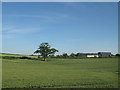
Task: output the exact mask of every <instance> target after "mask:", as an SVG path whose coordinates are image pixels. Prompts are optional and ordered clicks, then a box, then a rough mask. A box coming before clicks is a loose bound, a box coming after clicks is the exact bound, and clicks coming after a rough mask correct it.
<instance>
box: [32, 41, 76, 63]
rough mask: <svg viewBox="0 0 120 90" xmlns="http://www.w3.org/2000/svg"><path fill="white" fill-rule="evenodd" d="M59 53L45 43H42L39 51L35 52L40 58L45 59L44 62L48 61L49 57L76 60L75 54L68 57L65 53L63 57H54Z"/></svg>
mask: <svg viewBox="0 0 120 90" xmlns="http://www.w3.org/2000/svg"><path fill="white" fill-rule="evenodd" d="M56 52H58V50H57V49H55V48H51V46H50V45H49V44H48V43H47V42H45V43H41V44H40V45H39V47H38V49H37V50H36V51H35V52H34V54H38V58H40V56H42V57H43V59H44V61H46V58H47V57H50V58H68V57H69V58H75V57H76V56H75V54H74V53H71V54H70V55H68V54H67V53H63V54H62V55H56V56H54V54H55V53H56Z"/></svg>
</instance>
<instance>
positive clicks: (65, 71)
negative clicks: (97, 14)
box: [2, 55, 118, 88]
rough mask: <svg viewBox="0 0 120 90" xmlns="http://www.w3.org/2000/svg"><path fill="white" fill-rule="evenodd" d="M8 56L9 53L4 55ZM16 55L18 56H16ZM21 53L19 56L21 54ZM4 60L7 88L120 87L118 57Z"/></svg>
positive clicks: (5, 85) (3, 70)
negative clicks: (119, 84)
mask: <svg viewBox="0 0 120 90" xmlns="http://www.w3.org/2000/svg"><path fill="white" fill-rule="evenodd" d="M3 56H6V55H3ZM14 56H15V55H14ZM18 56H19V55H18ZM47 60H48V61H46V62H45V61H40V60H29V59H4V58H3V59H2V87H3V88H117V87H118V59H117V58H115V57H114V58H86V59H59V58H58V59H55V58H54V59H52V58H49V59H47Z"/></svg>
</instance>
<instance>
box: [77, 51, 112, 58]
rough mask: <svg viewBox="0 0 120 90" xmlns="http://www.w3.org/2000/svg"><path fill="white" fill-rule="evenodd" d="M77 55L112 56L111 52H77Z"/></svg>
mask: <svg viewBox="0 0 120 90" xmlns="http://www.w3.org/2000/svg"><path fill="white" fill-rule="evenodd" d="M76 56H78V57H80V58H86V57H110V56H112V54H111V52H98V53H77V54H76Z"/></svg>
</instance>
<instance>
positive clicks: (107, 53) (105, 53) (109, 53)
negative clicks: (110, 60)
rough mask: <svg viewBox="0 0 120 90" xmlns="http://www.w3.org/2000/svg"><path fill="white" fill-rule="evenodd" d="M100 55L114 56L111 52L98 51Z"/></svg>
mask: <svg viewBox="0 0 120 90" xmlns="http://www.w3.org/2000/svg"><path fill="white" fill-rule="evenodd" d="M98 56H99V57H110V56H112V54H111V52H98Z"/></svg>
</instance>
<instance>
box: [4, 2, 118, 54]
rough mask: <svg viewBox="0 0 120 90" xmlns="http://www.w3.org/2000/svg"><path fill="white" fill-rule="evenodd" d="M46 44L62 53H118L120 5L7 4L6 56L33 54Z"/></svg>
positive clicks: (5, 11) (104, 3)
mask: <svg viewBox="0 0 120 90" xmlns="http://www.w3.org/2000/svg"><path fill="white" fill-rule="evenodd" d="M42 42H48V43H49V44H50V45H51V47H52V48H56V49H58V50H59V52H58V53H56V55H58V54H62V53H68V54H71V53H72V52H73V53H79V52H80V53H82V52H100V51H102V52H104V51H105V52H111V53H112V54H116V53H118V6H117V2H96V3H95V2H84V3H83V2H58V3H57V2H56V3H55V2H36V3H35V2H31V3H30V2H18V3H15V2H14V3H13V2H3V3H2V52H4V53H14V54H25V55H26V54H27V55H30V54H33V53H34V51H35V50H36V49H37V48H38V47H39V45H40V44H41V43H42Z"/></svg>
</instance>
